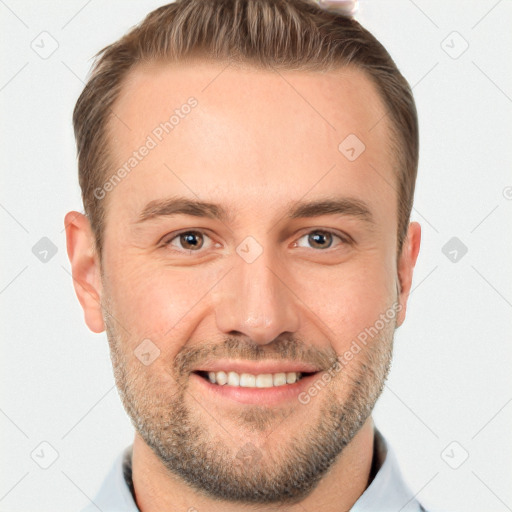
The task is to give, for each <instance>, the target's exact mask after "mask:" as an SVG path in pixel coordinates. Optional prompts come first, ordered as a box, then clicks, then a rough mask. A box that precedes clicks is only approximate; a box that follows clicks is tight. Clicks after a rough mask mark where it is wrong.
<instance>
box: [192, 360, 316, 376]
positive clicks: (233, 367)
mask: <svg viewBox="0 0 512 512" xmlns="http://www.w3.org/2000/svg"><path fill="white" fill-rule="evenodd" d="M195 371H197V372H199V371H204V372H220V371H224V372H236V373H238V374H240V373H250V374H252V375H258V374H262V373H288V372H297V373H298V372H301V373H315V372H318V371H320V368H318V366H316V365H314V364H309V363H303V362H298V361H285V360H279V359H272V360H268V359H267V360H266V361H247V360H246V361H244V360H241V359H217V360H215V361H208V362H205V363H204V364H202V365H200V366H198V367H197V368H196V369H195Z"/></svg>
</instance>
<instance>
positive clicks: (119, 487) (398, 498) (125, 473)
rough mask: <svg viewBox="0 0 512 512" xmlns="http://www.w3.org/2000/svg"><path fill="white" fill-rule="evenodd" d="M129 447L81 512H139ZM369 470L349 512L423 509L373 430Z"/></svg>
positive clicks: (387, 447) (390, 451)
mask: <svg viewBox="0 0 512 512" xmlns="http://www.w3.org/2000/svg"><path fill="white" fill-rule="evenodd" d="M132 448H133V445H130V446H127V447H126V448H125V449H124V450H123V452H122V453H121V454H120V455H119V456H118V457H117V459H116V461H115V462H114V465H113V466H112V469H111V470H110V472H109V474H108V475H107V477H106V479H105V480H104V482H103V484H102V486H101V488H100V490H99V492H98V494H97V496H96V497H95V498H94V501H93V503H91V504H90V505H89V506H88V507H87V508H85V509H84V510H83V511H82V512H98V509H99V510H101V511H102V512H140V510H139V509H138V508H137V505H136V503H135V499H134V491H133V483H132ZM372 467H373V471H374V473H375V476H374V478H373V480H372V482H371V484H370V485H369V486H368V487H367V489H366V490H365V491H364V492H363V494H362V495H361V496H360V498H359V499H358V500H357V502H356V503H355V504H354V506H353V507H352V508H351V509H350V512H398V511H400V512H426V511H425V509H424V508H423V507H422V505H421V504H420V503H419V502H418V501H417V500H416V498H415V497H414V495H413V493H412V492H411V491H410V490H409V488H408V487H407V485H406V483H405V482H404V480H403V478H402V474H401V472H400V468H399V467H398V461H397V459H396V456H395V454H394V452H393V449H392V448H391V446H390V445H389V443H388V442H387V441H386V440H385V439H384V437H383V436H382V434H381V433H380V432H379V430H378V429H377V428H375V429H374V452H373V462H372Z"/></svg>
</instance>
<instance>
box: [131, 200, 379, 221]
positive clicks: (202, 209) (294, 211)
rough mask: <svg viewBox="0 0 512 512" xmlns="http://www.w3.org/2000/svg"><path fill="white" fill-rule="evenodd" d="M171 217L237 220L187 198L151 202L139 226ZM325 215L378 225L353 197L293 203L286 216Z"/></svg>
mask: <svg viewBox="0 0 512 512" xmlns="http://www.w3.org/2000/svg"><path fill="white" fill-rule="evenodd" d="M172 215H191V216H193V217H206V218H209V219H216V220H220V221H222V222H226V223H232V222H233V220H234V216H233V215H232V214H231V213H230V212H228V211H227V210H226V209H225V208H224V207H223V206H221V205H219V204H215V203H209V202H205V201H198V200H194V199H189V198H186V197H171V198H168V199H163V200H154V201H150V202H149V203H148V204H147V205H146V206H145V207H144V209H143V210H142V211H141V213H140V215H139V218H138V221H137V223H141V222H145V221H147V220H150V219H155V218H158V217H167V216H172ZM322 215H346V216H351V217H356V218H359V219H361V220H363V221H365V222H367V223H369V224H374V222H375V221H374V218H373V215H372V212H371V210H370V208H369V207H368V205H367V204H366V203H365V202H364V201H361V200H360V199H355V198H350V197H337V198H326V199H320V200H312V201H299V202H296V201H294V202H292V204H291V206H290V207H289V208H288V210H287V212H286V213H285V215H284V216H285V217H288V218H289V219H299V218H312V217H320V216H322Z"/></svg>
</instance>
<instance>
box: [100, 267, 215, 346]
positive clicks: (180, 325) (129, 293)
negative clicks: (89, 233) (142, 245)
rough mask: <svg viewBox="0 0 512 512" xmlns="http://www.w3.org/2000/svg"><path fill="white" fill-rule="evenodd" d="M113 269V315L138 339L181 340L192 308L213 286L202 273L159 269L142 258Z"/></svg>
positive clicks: (111, 275)
mask: <svg viewBox="0 0 512 512" xmlns="http://www.w3.org/2000/svg"><path fill="white" fill-rule="evenodd" d="M114 268H115V269H116V270H115V271H114V272H112V273H111V274H110V276H109V279H110V281H111V282H112V283H113V284H114V285H113V286H112V287H110V288H111V289H112V290H113V292H112V293H113V299H114V302H115V305H116V312H117V314H118V315H119V316H120V317H121V318H119V321H120V322H122V323H123V326H124V327H125V328H126V330H127V331H129V332H130V335H131V337H132V338H137V339H139V338H141V339H144V338H149V339H155V340H164V339H169V338H172V339H175V340H179V339H181V337H180V333H184V331H185V330H186V328H187V325H188V324H189V323H190V319H191V318H193V310H194V307H197V306H198V305H199V304H200V301H201V299H202V298H204V297H205V295H206V294H207V293H208V290H209V289H210V288H211V286H212V283H214V282H215V276H212V275H210V276H209V275H207V273H205V272H197V271H194V270H191V269H190V268H188V269H187V268H182V269H170V268H165V267H164V268H162V266H161V265H157V264H152V263H148V262H147V260H146V261H142V258H141V260H140V261H139V262H138V263H137V261H134V262H133V263H131V264H129V265H125V266H124V267H122V266H121V265H117V266H114ZM184 339H185V338H184ZM178 344H179V343H178ZM159 345H160V346H161V347H162V346H163V345H164V344H163V343H159ZM178 348H179V347H176V350H177V349H178Z"/></svg>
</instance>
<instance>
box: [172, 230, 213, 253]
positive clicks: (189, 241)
mask: <svg viewBox="0 0 512 512" xmlns="http://www.w3.org/2000/svg"><path fill="white" fill-rule="evenodd" d="M205 239H209V237H208V236H207V235H205V234H204V233H201V232H200V231H184V232H182V233H179V234H178V235H176V236H174V237H173V238H170V239H169V240H168V241H167V242H165V245H167V246H170V247H172V248H173V249H175V250H177V251H178V252H179V251H181V252H183V251H199V249H201V248H203V246H204V244H205Z"/></svg>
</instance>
